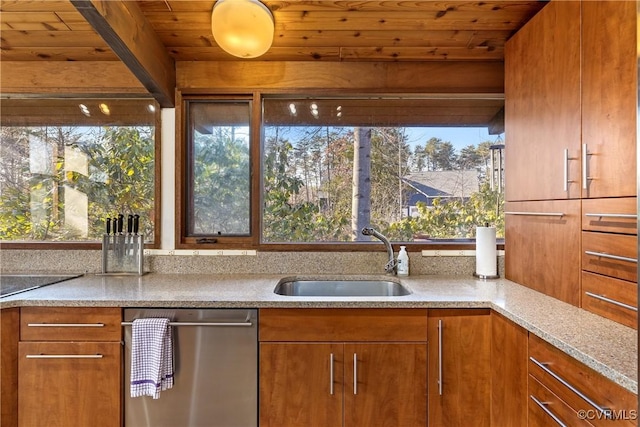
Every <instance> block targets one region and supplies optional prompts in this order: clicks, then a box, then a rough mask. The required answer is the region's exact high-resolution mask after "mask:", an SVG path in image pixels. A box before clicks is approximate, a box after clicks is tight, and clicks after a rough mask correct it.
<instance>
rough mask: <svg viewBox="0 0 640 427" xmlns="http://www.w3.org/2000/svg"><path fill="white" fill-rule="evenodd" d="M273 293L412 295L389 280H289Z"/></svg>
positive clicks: (348, 295) (366, 295)
mask: <svg viewBox="0 0 640 427" xmlns="http://www.w3.org/2000/svg"><path fill="white" fill-rule="evenodd" d="M273 292H275V293H276V294H278V295H285V296H292V297H293V296H295V297H399V296H403V295H409V294H410V293H411V291H409V290H408V289H407V288H405V287H404V286H402V285H401V284H400V283H396V282H391V281H389V280H289V281H283V282H280V283H278V285H277V286H276V288H275V289H274V291H273Z"/></svg>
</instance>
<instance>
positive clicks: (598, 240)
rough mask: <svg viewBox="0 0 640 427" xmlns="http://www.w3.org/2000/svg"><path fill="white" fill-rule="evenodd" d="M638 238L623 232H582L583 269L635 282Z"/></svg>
mask: <svg viewBox="0 0 640 427" xmlns="http://www.w3.org/2000/svg"><path fill="white" fill-rule="evenodd" d="M637 242H638V238H637V237H636V236H627V235H623V234H609V233H592V232H588V231H583V232H582V269H583V270H586V271H591V272H592V273H600V274H604V275H605V276H611V277H617V278H618V279H623V280H628V281H630V282H635V281H636V280H637V275H638V261H637V258H638V246H637Z"/></svg>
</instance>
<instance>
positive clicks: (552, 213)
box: [504, 212, 564, 218]
mask: <svg viewBox="0 0 640 427" xmlns="http://www.w3.org/2000/svg"><path fill="white" fill-rule="evenodd" d="M504 214H505V215H519V216H557V217H560V218H562V217H563V216H564V213H563V212H505V213H504Z"/></svg>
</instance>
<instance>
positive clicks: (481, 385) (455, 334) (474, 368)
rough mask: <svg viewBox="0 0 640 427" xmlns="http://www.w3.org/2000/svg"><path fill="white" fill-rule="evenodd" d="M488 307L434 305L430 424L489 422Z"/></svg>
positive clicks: (464, 425) (479, 425)
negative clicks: (471, 307)
mask: <svg viewBox="0 0 640 427" xmlns="http://www.w3.org/2000/svg"><path fill="white" fill-rule="evenodd" d="M489 313H490V310H488V309H433V310H431V309H430V310H429V315H428V318H429V320H428V334H429V426H430V427H438V426H450V427H453V426H461V427H467V426H469V425H473V426H475V427H482V426H489V425H491V424H490V423H491V409H490V408H491V360H490V359H491V321H490V315H489Z"/></svg>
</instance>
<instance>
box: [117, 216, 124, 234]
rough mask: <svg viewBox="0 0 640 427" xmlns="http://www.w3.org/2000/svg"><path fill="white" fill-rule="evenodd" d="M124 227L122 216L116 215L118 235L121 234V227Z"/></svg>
mask: <svg viewBox="0 0 640 427" xmlns="http://www.w3.org/2000/svg"><path fill="white" fill-rule="evenodd" d="M123 226H124V215H122V214H118V233H119V234H122V227H123Z"/></svg>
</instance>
